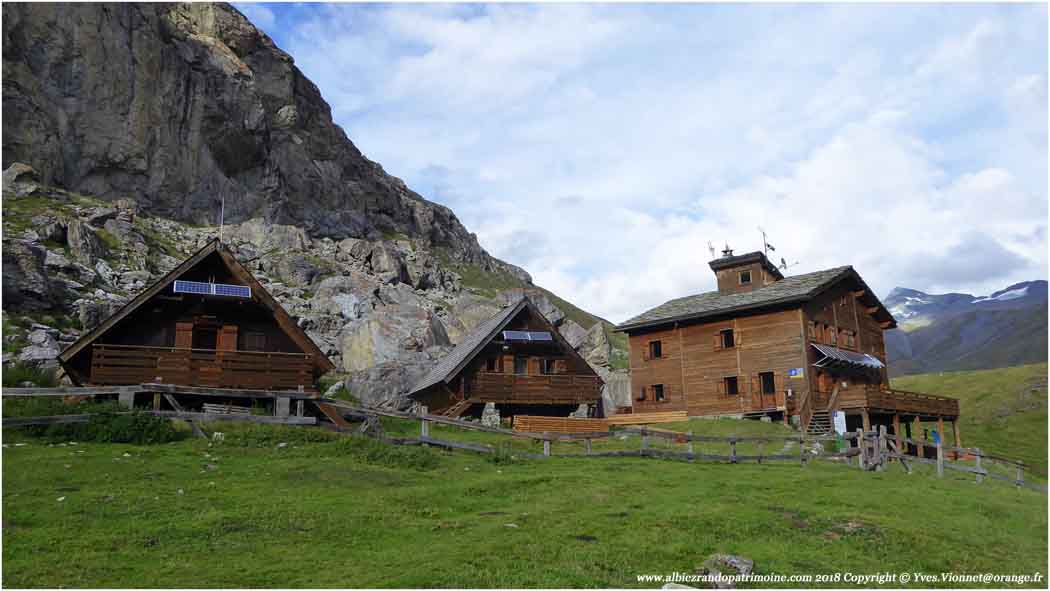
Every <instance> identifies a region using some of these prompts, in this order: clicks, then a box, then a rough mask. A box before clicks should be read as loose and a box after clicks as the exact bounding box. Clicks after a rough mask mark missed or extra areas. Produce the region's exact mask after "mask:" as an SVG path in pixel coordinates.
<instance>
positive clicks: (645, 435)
mask: <svg viewBox="0 0 1050 591" xmlns="http://www.w3.org/2000/svg"><path fill="white" fill-rule="evenodd" d="M647 451H649V429H647V428H646V427H645V426H643V427H642V455H643V456H644V455H645V452H647Z"/></svg>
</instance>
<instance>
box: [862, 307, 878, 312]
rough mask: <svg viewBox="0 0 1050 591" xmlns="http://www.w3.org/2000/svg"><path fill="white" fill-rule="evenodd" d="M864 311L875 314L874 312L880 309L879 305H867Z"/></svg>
mask: <svg viewBox="0 0 1050 591" xmlns="http://www.w3.org/2000/svg"><path fill="white" fill-rule="evenodd" d="M864 311H865V312H867V313H868V314H874V313H876V312H878V311H879V307H878V306H866V307H865V308H864Z"/></svg>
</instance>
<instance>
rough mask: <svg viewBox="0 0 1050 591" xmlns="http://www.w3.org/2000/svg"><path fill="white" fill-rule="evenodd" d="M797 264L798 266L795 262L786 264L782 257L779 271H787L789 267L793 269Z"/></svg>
mask: <svg viewBox="0 0 1050 591" xmlns="http://www.w3.org/2000/svg"><path fill="white" fill-rule="evenodd" d="M797 264H798V261H795V262H793V263H791V264H790V265H789V264H788V262H787V261H786V260H784V257H780V269H781V270H782V271H787V270H788V269H790V268H791V267H794V266H795V265H797Z"/></svg>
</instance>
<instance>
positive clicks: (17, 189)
mask: <svg viewBox="0 0 1050 591" xmlns="http://www.w3.org/2000/svg"><path fill="white" fill-rule="evenodd" d="M2 183H3V190H4V191H5V192H7V191H10V192H12V193H14V194H15V195H16V196H18V197H25V196H26V195H32V194H33V193H35V192H36V191H37V189H39V188H40V175H38V174H37V172H36V169H34V168H33V167H32V166H29V165H28V164H23V163H21V162H13V163H12V164H11V166H8V167H7V169H6V170H4V174H3V181H2Z"/></svg>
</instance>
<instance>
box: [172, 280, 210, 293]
mask: <svg viewBox="0 0 1050 591" xmlns="http://www.w3.org/2000/svg"><path fill="white" fill-rule="evenodd" d="M173 290H174V291H175V293H199V294H210V293H211V284H210V283H201V282H200V281H179V280H176V281H175V287H174V288H173Z"/></svg>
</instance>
